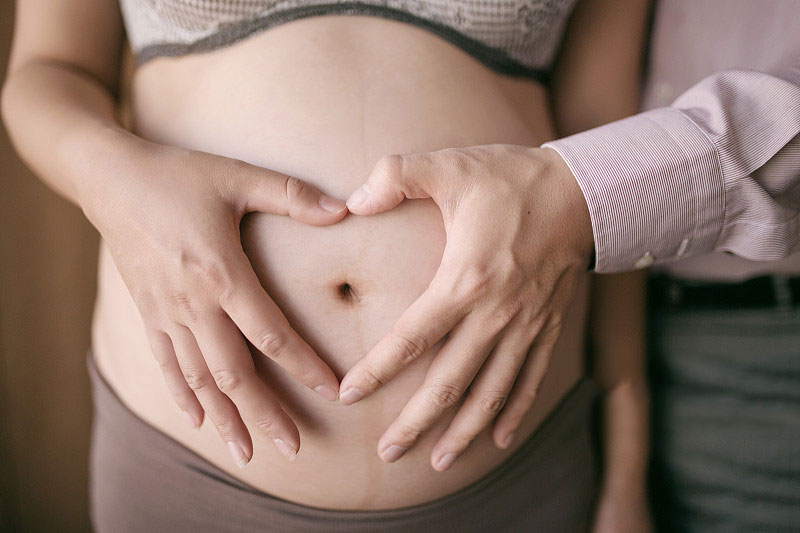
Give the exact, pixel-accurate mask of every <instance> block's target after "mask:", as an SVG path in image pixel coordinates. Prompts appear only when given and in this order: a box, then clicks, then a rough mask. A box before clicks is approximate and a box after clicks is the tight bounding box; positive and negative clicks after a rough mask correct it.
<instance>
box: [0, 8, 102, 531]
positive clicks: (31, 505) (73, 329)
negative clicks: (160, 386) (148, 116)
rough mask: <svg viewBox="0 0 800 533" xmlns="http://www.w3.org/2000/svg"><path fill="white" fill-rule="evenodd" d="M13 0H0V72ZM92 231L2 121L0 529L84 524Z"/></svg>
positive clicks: (86, 522)
mask: <svg viewBox="0 0 800 533" xmlns="http://www.w3.org/2000/svg"><path fill="white" fill-rule="evenodd" d="M13 10H14V2H10V1H8V0H2V1H0V81H2V79H3V77H4V75H5V71H6V64H7V59H8V50H9V45H10V42H11V29H12V24H13V20H14V17H13ZM96 251H97V235H96V233H95V232H94V230H93V229H92V227H91V226H90V225H89V224H88V222H86V221H85V219H84V218H83V214H82V213H81V211H80V209H78V208H76V207H74V206H72V205H70V204H69V203H67V202H66V201H64V200H62V199H61V198H59V197H58V196H56V195H55V194H54V193H53V192H51V191H50V190H49V189H47V188H46V187H45V186H44V185H43V184H42V183H41V182H39V181H38V180H37V179H36V178H35V177H34V176H33V175H32V174H31V173H30V172H29V171H28V170H27V169H26V168H25V166H24V165H23V164H22V162H21V161H20V160H19V159H18V158H17V157H16V155H15V154H14V152H13V150H12V148H11V145H10V144H9V141H8V136H7V134H6V132H5V131H3V130H2V128H0V530H1V531H15V530H21V529H22V530H25V531H87V530H89V518H88V507H87V501H88V497H87V453H88V447H89V426H90V415H91V410H90V400H89V384H88V379H87V376H86V371H85V365H84V358H85V356H86V350H87V349H88V347H89V323H90V315H91V309H92V301H93V299H94V291H95V278H96V273H95V262H96Z"/></svg>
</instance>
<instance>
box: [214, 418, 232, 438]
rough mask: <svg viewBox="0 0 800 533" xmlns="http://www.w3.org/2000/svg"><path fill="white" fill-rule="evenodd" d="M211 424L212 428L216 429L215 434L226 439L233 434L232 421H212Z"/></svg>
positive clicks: (225, 419)
mask: <svg viewBox="0 0 800 533" xmlns="http://www.w3.org/2000/svg"><path fill="white" fill-rule="evenodd" d="M213 423H214V427H215V428H217V432H218V433H219V434H220V435H222V436H223V437H227V436H229V435H232V434H233V427H234V422H233V420H231V419H229V418H224V419H217V420H213Z"/></svg>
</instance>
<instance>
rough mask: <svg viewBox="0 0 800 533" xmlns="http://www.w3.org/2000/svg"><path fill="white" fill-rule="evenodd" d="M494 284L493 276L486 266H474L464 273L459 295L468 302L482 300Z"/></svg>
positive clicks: (459, 285)
mask: <svg viewBox="0 0 800 533" xmlns="http://www.w3.org/2000/svg"><path fill="white" fill-rule="evenodd" d="M491 282H492V276H491V274H490V272H489V270H488V268H487V267H486V266H485V265H472V266H470V267H469V268H466V269H465V270H464V271H462V273H461V276H460V280H459V284H458V287H459V289H458V295H459V296H460V297H461V298H463V299H467V300H473V299H476V298H480V297H481V296H482V295H483V294H485V293H486V292H487V290H488V289H489V287H490V285H491Z"/></svg>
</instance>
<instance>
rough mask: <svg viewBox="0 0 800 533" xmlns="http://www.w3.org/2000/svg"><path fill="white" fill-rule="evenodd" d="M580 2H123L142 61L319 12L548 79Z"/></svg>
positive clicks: (223, 42) (202, 48) (209, 46)
mask: <svg viewBox="0 0 800 533" xmlns="http://www.w3.org/2000/svg"><path fill="white" fill-rule="evenodd" d="M576 1H577V0H497V1H492V0H367V1H359V2H350V1H337V0H120V4H121V8H122V14H123V17H124V21H125V28H126V30H127V34H128V39H129V41H130V43H131V46H132V48H133V51H134V53H135V54H136V57H137V60H138V61H139V63H143V62H146V61H148V60H150V59H153V58H155V57H159V56H180V55H184V54H192V53H201V52H208V51H211V50H214V49H216V48H221V47H223V46H227V45H229V44H232V43H235V42H237V41H240V40H242V39H245V38H247V37H249V36H251V35H254V34H256V33H258V32H261V31H264V30H266V29H268V28H271V27H274V26H277V25H279V24H283V23H285V22H290V21H293V20H297V19H301V18H305V17H313V16H318V15H337V14H338V15H370V16H377V17H383V18H387V19H391V20H396V21H400V22H406V23H409V24H413V25H415V26H419V27H422V28H424V29H426V30H429V31H431V32H433V33H435V34H436V35H438V36H440V37H442V38H444V39H446V40H448V41H450V42H452V43H453V44H455V45H456V46H458V47H460V48H461V49H463V50H464V51H465V52H467V53H469V54H471V55H472V56H474V57H475V58H476V59H478V60H479V61H481V62H482V63H484V64H485V65H487V66H488V67H489V68H491V69H493V70H495V71H497V72H500V73H503V74H509V75H513V76H525V77H531V78H534V79H538V80H544V79H545V77H546V75H547V72H548V70H549V69H550V66H551V64H552V62H553V60H554V57H555V55H556V53H557V51H558V47H559V45H560V43H561V38H562V35H563V33H564V28H565V26H566V22H567V19H568V18H569V15H570V13H571V11H572V9H573V7H574V5H575V2H576Z"/></svg>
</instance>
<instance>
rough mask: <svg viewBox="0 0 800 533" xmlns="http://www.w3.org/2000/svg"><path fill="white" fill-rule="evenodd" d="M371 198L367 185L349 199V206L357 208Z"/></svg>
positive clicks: (357, 190)
mask: <svg viewBox="0 0 800 533" xmlns="http://www.w3.org/2000/svg"><path fill="white" fill-rule="evenodd" d="M368 196H369V187H368V186H367V184H366V183H365V184H364V185H362V186H361V187H359V188H358V189H356V191H355V192H354V193H353V194H351V195H350V198H348V199H347V205H349V206H350V207H357V206H359V205H361V204H363V203H364V201H366V199H367V197H368Z"/></svg>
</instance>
